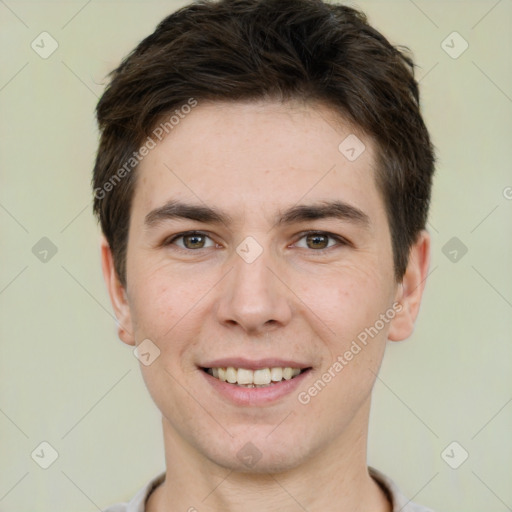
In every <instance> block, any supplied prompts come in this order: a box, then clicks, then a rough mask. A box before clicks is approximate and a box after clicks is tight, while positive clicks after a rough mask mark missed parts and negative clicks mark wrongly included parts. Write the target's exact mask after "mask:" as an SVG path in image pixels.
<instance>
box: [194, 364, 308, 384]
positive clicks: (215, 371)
mask: <svg viewBox="0 0 512 512" xmlns="http://www.w3.org/2000/svg"><path fill="white" fill-rule="evenodd" d="M203 370H204V371H205V372H206V373H208V374H209V375H211V376H212V377H214V378H216V379H218V380H220V381H222V382H227V383H229V384H234V385H236V386H241V387H245V388H261V387H268V386H272V385H275V384H278V383H279V382H282V381H283V380H291V379H293V378H295V377H297V376H298V375H300V374H301V373H302V372H304V371H306V370H307V368H291V367H289V366H287V367H272V368H260V369H258V370H249V369H247V368H234V367H233V366H228V367H226V368H222V367H218V368H203Z"/></svg>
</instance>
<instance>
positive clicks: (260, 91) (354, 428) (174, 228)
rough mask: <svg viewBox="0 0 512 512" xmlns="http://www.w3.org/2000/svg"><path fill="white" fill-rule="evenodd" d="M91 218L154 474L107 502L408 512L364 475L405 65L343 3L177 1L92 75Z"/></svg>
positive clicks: (417, 195)
mask: <svg viewBox="0 0 512 512" xmlns="http://www.w3.org/2000/svg"><path fill="white" fill-rule="evenodd" d="M97 116H98V122H99V127H100V130H101V140H100V145H99V150H98V155H97V160H96V165H95V169H94V179H93V181H94V184H93V186H94V194H95V203H94V209H95V212H96V214H97V215H98V218H99V220H100V223H101V227H102V231H103V233H104V241H103V243H102V263H103V272H104V276H105V280H106V283H107V287H108V290H109V293H110V297H111V300H112V304H113V307H114V310H115V313H116V316H117V318H118V321H119V336H120V338H121V340H122V341H124V342H125V343H126V344H128V345H132V346H136V354H137V356H138V357H139V359H140V362H141V371H142V374H143V377H144V380H145V383H146V385H147V387H148V390H149V392H150V394H151V396H152V398H153V400H154V402H155V404H156V405H157V407H158V408H159V410H160V411H161V413H162V425H163V435H164V445H165V458H166V472H165V473H163V474H161V475H159V476H157V477H156V478H155V479H154V480H152V481H151V482H149V483H148V484H147V485H146V486H145V487H144V488H142V489H141V490H140V491H139V493H137V495H136V496H135V497H134V498H133V499H132V500H131V501H130V503H128V504H118V505H115V506H113V507H111V508H109V509H108V510H109V511H111V512H114V511H123V512H135V511H146V512H164V511H167V512H171V511H172V512H174V511H189V512H192V511H199V512H207V511H222V512H226V511H244V512H252V511H261V510H264V511H279V512H288V511H290V512H291V511H295V510H307V511H311V512H313V511H320V510H321V511H329V512H330V511H332V512H335V511H349V510H350V511H356V510H358V511H367V512H370V511H371V512H385V511H386V512H389V511H398V510H401V511H402V512H413V511H426V510H427V509H426V508H424V507H420V506H418V505H414V504H413V503H411V502H408V500H407V499H406V498H405V497H404V496H403V495H402V494H401V493H400V491H399V490H398V488H397V487H396V486H395V485H394V484H393V482H392V481H391V480H390V479H389V478H387V477H386V476H384V475H383V474H381V473H379V472H378V471H377V470H375V469H373V468H368V467H367V463H366V443H367V430H368V418H369V409H370V398H371V390H372V387H373V385H374V382H375V379H376V376H377V373H378V371H379V367H380V364H381V361H382V357H383V354H384V349H385V345H386V342H387V340H391V341H399V340H403V339H405V338H407V337H408V336H409V335H410V334H411V332H412V330H413V327H414V322H415V319H416V316H417V313H418V309H419V306H420V300H421V296H422V291H423V286H424V282H425V279H426V276H427V271H428V265H429V250H430V241H429V240H430V239H429V235H428V233H427V232H426V231H425V223H426V219H427V213H428V205H429V199H430V190H431V181H432V174H433V169H434V155H433V149H432V145H431V142H430V139H429V135H428V132H427V129H426V128H425V125H424V123H423V120H422V117H421V114H420V109H419V95H418V87H417V83H416V81H415V79H414V76H413V63H412V61H411V60H410V58H409V57H407V56H406V55H404V54H403V53H401V52H400V51H399V50H398V49H396V48H394V47H393V46H391V45H390V43H389V42H388V41H387V40H386V39H385V38H384V37H383V36H382V35H381V34H380V33H378V32H377V31H376V30H375V29H373V28H372V27H371V26H369V25H368V24H367V22H366V19H365V17H364V15H363V14H362V13H360V12H357V11H355V10H353V9H351V8H348V7H345V6H341V5H333V4H327V3H323V2H322V1H320V0H223V1H220V2H196V3H194V4H192V5H190V6H188V7H185V8H183V9H180V10H179V11H178V12H176V13H174V14H172V15H171V16H169V17H168V18H166V19H164V20H163V21H162V22H161V23H160V25H159V26H158V27H157V29H156V30H155V32H154V33H153V34H151V35H150V36H149V37H147V38H146V39H145V40H144V41H142V42H141V43H140V44H139V45H138V46H137V48H136V49H135V50H134V51H133V52H132V53H131V54H130V55H129V56H128V57H127V58H126V59H125V60H124V61H123V63H122V64H121V65H120V66H119V68H117V69H116V70H115V71H114V72H113V75H112V79H111V82H110V84H109V86H108V87H107V89H106V91H105V93H104V95H103V96H102V98H101V100H100V102H99V104H98V107H97Z"/></svg>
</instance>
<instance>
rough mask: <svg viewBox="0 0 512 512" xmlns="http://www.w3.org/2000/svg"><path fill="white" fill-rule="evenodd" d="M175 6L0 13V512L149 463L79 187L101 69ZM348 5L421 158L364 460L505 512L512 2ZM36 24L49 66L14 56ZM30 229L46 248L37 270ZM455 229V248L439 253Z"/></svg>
mask: <svg viewBox="0 0 512 512" xmlns="http://www.w3.org/2000/svg"><path fill="white" fill-rule="evenodd" d="M180 5H183V3H182V2H172V1H167V2H154V1H147V2H142V1H125V2H114V1H102V0H92V1H89V2H87V1H76V2H75V1H68V2H45V1H41V2H36V1H32V2H25V1H15V0H6V1H5V2H3V1H1V2H0V39H1V40H0V42H1V45H2V57H3V58H2V65H1V66H0V109H1V118H0V148H1V150H0V172H1V173H2V176H1V180H2V181H1V183H2V186H1V188H0V224H1V228H0V229H1V237H0V244H1V245H0V250H1V255H2V258H1V265H0V308H1V310H0V311H1V313H0V332H1V346H0V378H1V389H0V511H16V512H25V511H27V512H28V511H31V512H34V511H39V512H50V511H51V512H64V511H66V512H67V511H70V510H73V511H75V512H81V511H84V512H85V511H93V510H98V509H101V508H103V507H105V506H107V505H108V504H111V503H113V502H116V501H120V500H126V499H129V498H131V496H132V495H133V494H134V493H135V492H136V491H137V490H138V489H139V488H140V487H141V486H142V485H143V484H144V483H145V482H146V481H147V480H149V479H150V478H151V477H152V476H154V475H156V474H157V473H158V472H160V471H162V470H163V467H164V466H163V463H164V462H163V453H162V451H163V449H162V441H161V433H160V428H161V427H160V422H159V416H158V414H157V411H156V408H155V407H154V405H153V403H152V402H151V399H150V398H149V396H148V394H147V392H146V390H145V388H144V384H143V381H142V378H141V377H140V373H139V369H138V361H137V360H136V359H135V358H134V356H133V355H132V353H131V351H130V349H129V348H128V347H126V346H125V345H123V344H122V343H121V342H120V341H118V340H117V337H116V330H115V324H114V320H113V318H112V313H111V308H110V304H109V300H108V297H107V294H106V291H105V288H104V285H103V282H102V278H101V274H100V266H99V253H98V245H97V242H98V239H99V233H98V228H97V226H96V223H95V221H94V219H93V216H92V213H91V198H92V195H91V191H90V188H89V183H90V176H91V168H92V163H93V158H94V154H95V151H96V142H97V131H96V127H95V121H94V116H93V110H94V107H95V104H96V102H97V99H98V96H99V95H100V94H101V92H102V89H103V86H102V85H101V83H102V81H103V79H104V76H105V74H106V73H107V72H108V71H109V70H110V69H112V67H113V66H115V65H116V64H117V63H118V62H119V60H120V59H121V57H122V56H124V55H125V54H126V53H127V52H128V51H129V50H131V49H132V47H133V46H134V45H135V44H136V43H137V42H138V41H139V40H140V39H141V38H143V37H144V36H146V35H147V34H149V33H150V32H151V31H152V30H153V28H154V27H155V25H156V23H157V22H159V21H160V19H161V18H163V17H164V16H165V15H167V14H169V13H170V12H171V11H173V10H175V9H176V8H177V7H178V6H180ZM356 5H358V6H360V7H361V8H363V9H364V10H365V11H366V12H367V13H368V14H369V17H370V20H371V21H372V22H373V23H374V24H375V25H376V26H377V27H378V28H379V29H380V30H382V31H383V32H384V33H385V34H386V35H387V36H388V37H389V38H390V39H391V40H392V42H394V43H395V44H399V43H400V44H406V45H408V46H409V47H410V48H411V49H412V50H413V52H414V54H415V57H416V59H417V63H418V65H419V69H418V77H420V78H421V86H422V90H423V104H424V110H425V117H426V120H427V123H428V126H429V128H430V130H431V132H432V136H433V139H434V141H435V144H436V146H437V149H438V156H439V164H438V170H437V176H436V180H435V187H434V196H433V203H432V210H431V218H430V219H431V220H430V232H431V234H432V237H433V261H432V265H431V275H430V277H429V279H428V283H427V288H426V293H425V298H424V304H423V307H422V312H421V316H420V320H419V322H418V324H417V329H416V332H415V334H414V335H413V337H412V338H411V339H410V340H409V341H407V342H404V343H399V344H393V345H390V346H389V350H388V353H387V356H386V360H385V363H384V365H383V368H382V372H381V374H380V378H379V380H378V381H377V384H376V387H375V398H374V409H373V415H372V420H371V426H370V443H369V445H370V446H369V448H370V450H369V452H370V453H369V462H370V463H371V464H372V465H374V466H375V467H377V468H379V469H381V470H382V471H384V472H386V473H388V474H390V475H391V476H392V477H393V478H394V479H395V480H396V481H397V482H398V483H399V485H400V487H401V488H402V489H403V490H404V492H405V493H406V494H408V495H409V496H410V497H411V498H413V499H414V500H415V501H418V502H420V503H425V504H428V505H430V506H431V507H432V508H434V509H436V510H437V511H438V512H443V511H445V512H448V511H450V512H458V511H460V512H462V511H464V512H477V511H478V512H482V511H484V510H485V511H486V512H502V511H503V512H505V511H507V510H512V486H511V482H510V460H512V446H511V442H510V433H511V427H512V403H511V400H512V386H511V381H512V378H511V375H512V357H511V356H512V343H511V341H512V340H511V332H512V314H511V313H512V286H511V285H512V269H511V265H510V263H511V261H512V259H511V254H512V237H511V236H510V235H511V227H512V226H511V224H512V222H511V219H512V200H511V199H510V198H512V188H507V187H512V172H511V164H510V162H511V161H512V144H510V138H511V135H512V130H511V128H512V121H511V120H512V50H511V49H512V40H511V39H512V35H511V34H512V1H511V0H501V1H495V0H492V1H444V2H439V1H426V0H415V1H414V2H413V1H412V0H411V1H409V0H400V1H378V2H377V1H363V0H362V1H360V2H358V3H357V4H356ZM43 31H47V32H49V33H50V34H51V36H52V37H53V38H54V39H55V40H56V41H57V42H58V45H59V46H58V48H57V50H56V51H55V52H54V53H53V54H52V55H51V56H49V57H48V58H47V59H43V58H41V57H40V56H39V55H38V53H36V52H35V51H34V50H33V49H32V48H31V42H32V41H33V40H36V43H37V41H40V38H38V35H39V34H40V33H41V32H43ZM454 31H456V32H458V33H459V34H460V37H462V38H463V39H464V40H465V41H467V43H468V44H469V47H468V49H467V50H466V51H465V52H464V53H463V54H462V55H460V56H459V57H458V58H456V59H455V58H452V57H451V56H450V55H448V53H446V51H445V50H444V49H443V46H442V42H443V41H444V40H446V42H445V43H444V48H445V49H447V50H448V51H449V52H451V53H452V55H454V54H455V52H458V51H460V50H461V49H462V48H463V46H462V45H463V40H462V39H461V38H460V37H459V36H457V35H455V36H450V37H449V38H448V39H446V38H447V36H449V35H450V34H452V32H454ZM46 41H47V43H46V44H45V48H46V49H47V50H48V48H50V46H49V43H48V41H49V40H46ZM39 44H40V45H41V43H39ZM447 46H448V47H447ZM450 46H451V47H453V48H449V47H450ZM40 51H42V49H40ZM507 197H508V199H507ZM42 237H48V238H49V239H50V240H51V241H52V243H53V244H54V245H55V246H56V248H57V253H56V254H55V255H54V256H53V257H50V256H51V253H48V255H47V259H48V261H46V262H42V261H40V259H39V258H38V257H36V255H35V254H34V253H33V252H32V248H33V247H34V245H35V244H36V243H37V242H38V241H39V240H40V239H41V238H42ZM453 237H457V238H458V239H459V241H460V242H457V243H459V245H460V243H463V244H464V245H465V246H466V247H467V249H468V251H467V254H465V255H463V256H461V254H462V253H461V251H460V248H459V249H457V248H456V247H455V246H453V247H452V246H450V245H449V246H448V247H447V248H445V249H444V252H443V247H445V244H447V242H448V241H449V240H450V239H452V238H453ZM452 243H453V242H452ZM453 250H457V251H458V253H457V255H458V257H459V259H458V261H456V262H453V261H451V260H450V258H453V257H454V253H453V252H452V253H451V254H450V251H453ZM36 252H37V251H36ZM445 253H446V255H445ZM39 257H43V255H42V254H39ZM43 441H46V442H48V443H50V445H51V446H52V447H53V448H54V449H55V450H56V451H57V452H58V454H59V457H58V458H57V460H56V461H55V462H54V463H53V464H52V465H51V466H50V467H49V468H48V469H46V470H44V469H42V468H41V467H39V466H38V465H37V464H36V462H34V460H33V459H32V458H31V453H32V452H33V451H34V450H35V449H36V448H37V447H38V446H39V445H40V443H41V442H43ZM452 441H456V442H457V443H459V445H460V446H459V445H457V446H455V448H454V450H453V451H451V449H449V450H448V455H449V457H448V458H447V460H449V461H450V462H451V463H452V465H453V464H454V463H455V462H457V461H460V457H461V454H462V453H463V452H462V450H466V451H467V452H468V453H469V458H468V459H467V460H466V461H465V462H464V463H463V464H462V465H461V466H460V467H459V468H458V469H452V468H451V467H449V465H448V464H447V463H446V462H445V460H443V458H442V456H441V454H442V452H443V450H444V449H445V448H446V447H447V446H448V445H449V444H450V443H451V442H452ZM36 453H40V449H39V451H37V450H36ZM49 453H50V452H49V450H48V449H47V450H46V455H45V456H47V455H48V454H49ZM34 457H35V458H37V457H36V456H34ZM445 458H446V457H445ZM454 461H455V462H454ZM191 505H194V506H196V507H197V508H198V510H201V507H200V504H191Z"/></svg>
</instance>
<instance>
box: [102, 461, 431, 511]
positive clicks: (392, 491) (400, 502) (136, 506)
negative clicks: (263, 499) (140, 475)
mask: <svg viewBox="0 0 512 512" xmlns="http://www.w3.org/2000/svg"><path fill="white" fill-rule="evenodd" d="M368 469H369V471H370V475H371V476H372V477H373V479H374V480H376V481H377V482H378V483H379V484H380V486H381V487H382V488H383V489H384V492H386V494H387V495H388V497H389V500H390V501H391V503H392V511H393V512H433V511H432V510H431V509H430V508H427V507H422V506H421V505H416V504H415V503H413V502H412V501H409V500H408V499H407V498H406V497H405V496H404V495H403V494H402V493H401V492H400V490H399V489H398V487H397V486H396V485H395V483H394V482H393V481H392V480H391V479H390V478H388V477H387V476H386V475H384V474H383V473H381V472H380V471H377V470H376V469H374V468H371V467H370V468H368ZM164 479H165V472H164V473H161V474H159V475H158V476H156V477H155V478H153V479H152V480H150V481H149V482H148V483H147V484H146V485H145V486H144V487H143V488H142V489H140V490H139V491H138V492H137V494H136V495H135V496H134V497H133V498H132V499H131V500H130V501H129V502H128V503H117V504H115V505H112V506H110V507H108V508H107V509H105V510H103V512H145V511H146V501H147V499H148V498H149V495H150V494H151V493H152V491H153V490H154V489H156V488H157V487H158V486H159V485H160V484H161V483H162V482H163V481H164Z"/></svg>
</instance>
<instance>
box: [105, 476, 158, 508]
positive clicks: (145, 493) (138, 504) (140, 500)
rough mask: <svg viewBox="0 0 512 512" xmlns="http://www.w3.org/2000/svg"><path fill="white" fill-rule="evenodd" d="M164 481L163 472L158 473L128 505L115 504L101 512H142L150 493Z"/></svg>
mask: <svg viewBox="0 0 512 512" xmlns="http://www.w3.org/2000/svg"><path fill="white" fill-rule="evenodd" d="M164 480H165V472H163V473H160V474H159V475H157V476H156V477H154V478H152V479H151V480H150V481H149V482H148V483H146V484H145V485H144V487H142V488H141V489H139V491H138V492H137V493H136V494H135V496H134V497H133V498H132V499H131V500H130V501H129V502H128V503H115V504H114V505H110V506H109V507H108V508H106V509H103V510H102V511H101V512H144V511H145V509H146V501H147V499H148V497H149V495H150V494H151V492H152V491H153V490H154V489H155V488H156V487H158V486H159V485H160V484H161V483H162V482H163V481H164Z"/></svg>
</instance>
